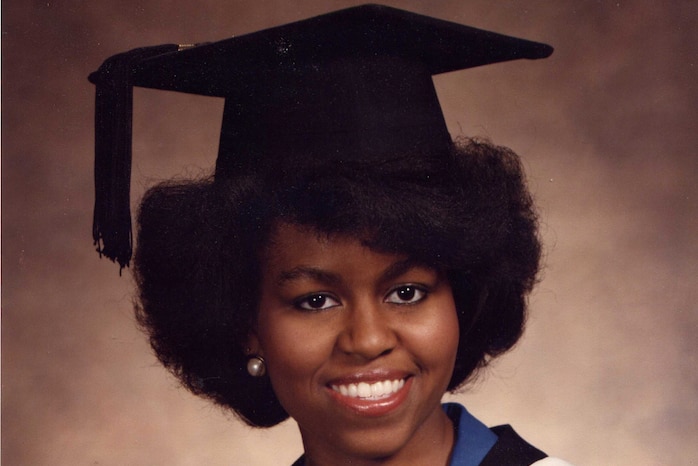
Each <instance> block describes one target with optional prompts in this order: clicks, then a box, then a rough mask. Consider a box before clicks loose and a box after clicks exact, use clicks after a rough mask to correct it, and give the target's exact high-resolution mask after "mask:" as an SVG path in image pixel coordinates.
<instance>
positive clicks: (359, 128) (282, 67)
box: [90, 5, 553, 267]
mask: <svg viewBox="0 0 698 466" xmlns="http://www.w3.org/2000/svg"><path fill="white" fill-rule="evenodd" d="M552 50H553V49H552V47H550V46H548V45H546V44H541V43H537V42H531V41H527V40H523V39H517V38H513V37H509V36H505V35H501V34H497V33H493V32H489V31H483V30H480V29H476V28H472V27H468V26H464V25H460V24H456V23H452V22H448V21H443V20H439V19H435V18H431V17H427V16H422V15H417V14H414V13H410V12H406V11H402V10H397V9H394V8H389V7H385V6H379V5H364V6H359V7H355V8H349V9H346V10H341V11H337V12H334V13H329V14H326V15H323V16H318V17H315V18H310V19H307V20H304V21H299V22H295V23H291V24H287V25H284V26H278V27H275V28H271V29H267V30H263V31H260V32H256V33H251V34H247V35H244V36H240V37H233V38H230V39H226V40H222V41H219V42H214V43H207V44H202V45H197V46H193V47H181V46H177V45H162V46H156V47H146V48H141V49H136V50H132V51H130V52H126V53H124V54H120V55H115V56H114V57H111V58H109V59H107V60H106V61H105V62H104V64H103V65H102V66H101V67H100V69H99V70H97V71H96V72H94V73H92V74H91V75H90V81H91V82H92V83H94V84H96V85H97V100H96V114H95V126H96V136H95V152H96V154H95V188H96V202H95V217H94V226H93V238H94V241H95V244H96V245H97V248H98V249H97V250H98V251H99V252H100V254H104V255H106V256H107V257H109V258H110V259H112V260H115V261H117V262H118V263H119V265H120V266H121V267H124V266H126V265H128V263H129V260H130V257H131V241H132V239H131V217H130V206H129V189H130V165H131V108H132V107H131V105H132V86H142V87H148V88H154V89H162V90H171V91H179V92H187V93H194V94H201V95H208V96H219V97H224V98H225V109H224V113H223V122H222V129H221V137H220V144H219V152H218V159H217V161H216V172H215V179H216V180H218V179H225V178H229V177H233V176H237V175H242V174H246V173H253V172H255V171H256V170H257V169H258V167H263V166H268V165H269V164H270V163H273V164H275V165H277V164H280V165H283V164H288V163H295V162H296V161H300V160H304V161H307V160H314V159H322V160H323V162H325V163H326V162H328V161H329V162H330V163H346V162H354V161H380V160H385V159H386V158H388V159H389V158H390V157H394V156H396V155H398V154H400V153H401V152H402V153H404V152H413V153H420V154H424V156H425V157H428V156H433V155H434V154H443V153H444V150H445V149H447V148H448V147H449V146H450V144H451V138H450V136H449V134H448V131H447V129H446V124H445V122H444V119H443V115H442V113H441V108H440V105H439V102H438V99H437V96H436V91H435V89H434V86H433V83H432V78H431V77H432V75H435V74H439V73H445V72H449V71H455V70H460V69H465V68H472V67H475V66H480V65H485V64H490V63H497V62H502V61H508V60H514V59H520V58H527V59H537V58H545V57H547V56H549V55H550V54H551V53H552Z"/></svg>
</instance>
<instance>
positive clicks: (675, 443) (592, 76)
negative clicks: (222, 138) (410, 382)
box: [2, 0, 698, 465]
mask: <svg viewBox="0 0 698 466" xmlns="http://www.w3.org/2000/svg"><path fill="white" fill-rule="evenodd" d="M386 3H388V4H391V5H394V6H398V7H402V8H405V9H409V10H412V11H415V12H419V13H425V14H429V15H433V16H437V17H440V18H444V19H448V20H453V21H457V22H462V23H466V24H471V25H474V26H478V27H482V28H485V29H492V30H496V31H500V32H505V33H509V34H512V35H519V36H522V37H527V38H531V39H536V40H541V41H545V42H549V43H551V44H553V45H554V46H555V47H556V51H555V54H554V55H553V56H552V57H551V58H550V59H548V60H544V61H538V62H513V63H506V64H500V65H494V66H489V67H484V68H481V69H476V70H471V71H464V72H456V73H451V74H448V75H444V76H439V77H437V78H436V84H437V87H438V91H439V95H440V98H441V100H442V105H443V108H444V112H445V115H446V119H447V121H448V124H449V127H450V129H451V132H452V134H454V135H458V134H465V135H481V136H486V137H489V138H491V139H493V140H494V141H495V142H497V143H501V144H506V145H508V146H510V147H512V148H513V149H514V150H516V151H517V152H519V153H520V154H521V155H522V157H523V159H524V163H525V165H526V169H527V172H528V174H529V180H530V184H531V188H532V190H533V191H534V193H535V195H536V198H537V200H538V202H539V205H540V211H541V215H542V226H543V234H544V238H545V242H546V246H547V247H546V257H545V260H546V268H545V271H544V274H543V280H542V283H541V284H540V286H539V287H538V289H537V291H536V292H535V293H534V295H533V296H532V298H531V309H532V314H531V318H530V321H529V329H528V332H527V334H526V336H525V338H524V340H523V341H522V342H521V344H520V345H519V346H518V347H517V348H516V349H515V350H514V351H513V352H512V353H511V354H509V355H507V356H505V357H504V358H503V359H502V360H501V361H500V362H499V363H498V364H496V365H495V366H494V367H493V368H492V369H491V370H490V371H489V372H488V373H487V374H486V376H484V377H482V378H481V380H480V381H479V382H478V383H477V384H476V385H474V386H472V387H471V388H470V389H468V390H466V391H465V392H464V393H462V394H459V395H458V396H457V398H458V399H460V400H462V401H464V402H465V403H466V404H467V405H468V406H469V407H470V409H471V410H472V411H473V412H474V413H475V414H476V415H478V416H480V417H481V418H482V419H484V420H485V421H486V422H488V423H491V424H494V423H501V422H509V423H512V424H513V425H514V426H515V427H516V429H517V430H518V431H519V432H520V433H521V434H522V435H523V436H524V437H526V438H527V439H529V440H530V441H531V442H532V443H534V444H536V445H538V446H541V447H542V448H544V449H545V450H547V451H548V452H550V453H552V454H555V455H557V456H561V457H564V458H566V459H568V460H570V461H572V462H575V463H577V464H578V465H609V464H614V465H660V464H672V465H674V464H698V463H697V462H698V460H697V458H698V446H697V445H698V442H696V441H695V440H696V438H697V437H698V436H697V434H698V401H697V400H698V374H697V369H696V367H697V364H696V363H697V359H698V358H697V350H698V338H697V337H696V335H698V305H697V304H696V301H697V300H698V293H697V292H696V288H697V286H696V285H698V283H697V281H698V234H697V233H698V187H697V186H696V181H697V180H698V157H696V143H697V142H698V141H697V139H698V138H697V134H698V127H697V126H698V125H697V121H698V115H697V111H698V105H697V104H698V99H697V97H698V79H697V76H696V45H697V43H698V41H697V40H696V39H697V35H698V34H697V31H698V27H697V24H696V22H697V21H696V20H697V18H698V11H697V10H698V4H697V3H695V2H693V1H690V0H685V1H672V2H669V1H665V2H658V1H657V2H655V1H650V0H646V1H633V2H626V1H623V0H620V1H606V0H597V1H589V0H559V1H555V2H551V1H544V0H536V1H517V0H511V1H504V0H502V1H497V2H493V1H489V0H473V1H462V0H440V1H438V0H437V1H433V0H432V1H427V0H422V1H417V0H413V1H403V2H399V1H386ZM354 4H355V2H352V1H349V0H345V1H339V0H332V1H331V0H315V1H305V2H289V1H281V0H265V1H252V0H249V1H223V0H199V1H195V2H192V1H184V0H153V1H143V0H138V1H135V0H121V1H118V2H116V1H114V2H99V1H85V0H62V1H56V2H54V1H52V0H43V1H38V0H7V1H4V2H3V15H2V54H3V56H2V60H3V63H2V65H3V66H2V80H3V82H2V85H3V89H2V90H3V114H2V130H3V134H2V136H3V141H2V149H3V153H2V222H3V223H2V246H3V251H2V252H3V255H2V268H3V272H4V273H3V278H4V283H3V285H4V286H3V296H2V298H3V315H2V459H3V460H4V462H5V464H6V465H97V464H99V465H123V464H129V465H131V464H133V465H151V464H174V465H195V464H196V465H198V464H207V465H224V464H225V465H231V464H241V465H247V464H250V465H275V464H289V463H290V461H291V460H292V459H293V458H295V457H296V455H298V454H299V453H300V451H301V446H300V443H299V438H298V435H297V434H296V432H295V427H294V426H293V424H292V423H286V424H284V425H282V426H281V427H278V428H275V429H271V430H265V431H255V430H251V429H249V428H247V427H244V426H242V425H241V424H240V423H239V422H237V421H236V420H235V419H233V418H232V416H231V415H229V414H225V413H222V412H220V411H219V410H218V409H217V408H214V407H211V406H209V405H208V404H206V403H205V402H203V401H200V400H198V399H196V398H194V397H193V396H191V395H189V394H188V393H187V392H185V391H184V390H183V389H180V388H178V387H177V384H176V383H175V381H174V380H173V379H172V378H171V377H170V376H168V374H167V373H166V372H165V371H164V370H163V369H161V368H160V367H159V366H158V364H157V363H156V362H155V359H154V357H153V356H152V355H151V353H150V351H149V348H148V346H147V344H146V342H145V341H144V340H145V339H144V338H143V336H142V335H141V334H139V332H138V331H137V329H136V326H135V323H134V318H133V316H132V300H133V283H132V279H131V277H130V275H129V273H126V274H124V276H123V277H121V278H120V277H119V274H118V268H117V267H116V266H115V265H113V264H111V263H110V262H108V261H105V260H102V261H100V260H99V259H98V258H97V255H96V254H95V253H94V251H93V247H92V244H91V237H90V232H91V221H92V202H93V200H92V195H93V194H92V148H93V133H92V131H93V129H92V122H93V98H94V89H93V87H92V86H91V85H90V84H88V82H87V80H86V76H87V75H88V73H89V72H91V71H93V70H94V69H96V68H97V67H98V66H99V65H100V63H101V62H102V60H103V59H104V58H106V57H107V56H109V55H112V54H114V53H117V52H121V51H124V50H128V49H130V48H133V47H137V46H142V45H153V44H159V43H166V42H181V43H187V42H200V41H208V40H218V39H223V38H226V37H229V36H231V35H239V34H243V33H246V32H251V31H255V30H259V29H263V28H266V27H269V26H273V25H278V24H282V23H285V22H288V21H292V20H297V19H302V18H305V17H308V16H312V15H315V14H320V13H323V12H327V11H330V10H334V9H338V8H342V7H347V6H351V5H354ZM221 111H222V103H221V102H220V101H218V100H216V99H208V98H197V97H191V96H185V95H176V94H172V93H165V92H157V91H147V90H137V91H136V97H135V128H136V129H135V134H134V186H133V195H134V199H135V198H137V197H139V196H140V194H141V193H142V192H143V189H144V187H145V186H147V185H149V184H152V183H153V182H154V181H156V180H157V179H161V178H167V177H170V176H174V175H184V176H186V175H191V174H199V173H201V172H202V170H205V169H207V167H210V166H211V165H212V164H213V161H214V158H215V153H216V145H217V134H218V128H219V119H220V116H221Z"/></svg>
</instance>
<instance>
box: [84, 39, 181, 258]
mask: <svg viewBox="0 0 698 466" xmlns="http://www.w3.org/2000/svg"><path fill="white" fill-rule="evenodd" d="M177 49H178V46H177V45H174V44H167V45H159V46H155V47H143V48H139V49H134V50H131V51H129V52H126V53H121V54H119V55H114V56H113V57H110V58H108V59H107V60H106V61H105V62H104V63H103V64H102V66H100V67H99V69H98V70H97V71H95V72H94V73H92V74H91V75H90V77H89V80H90V82H91V83H93V84H95V85H96V86H97V93H96V99H95V209H94V220H93V225H92V238H93V240H94V244H95V246H96V247H97V252H98V253H99V255H100V257H101V256H102V255H105V256H106V257H108V258H109V259H111V260H112V261H115V262H117V263H118V264H119V267H120V268H119V271H121V269H123V268H124V267H128V265H129V262H130V261H131V254H132V251H133V233H132V231H131V207H130V190H131V131H132V118H133V73H134V71H133V70H134V66H135V65H136V64H138V63H139V62H140V61H142V60H145V59H147V58H150V57H153V56H156V55H160V54H163V53H169V52H174V51H176V50H177Z"/></svg>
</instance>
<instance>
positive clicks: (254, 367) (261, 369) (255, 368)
mask: <svg viewBox="0 0 698 466" xmlns="http://www.w3.org/2000/svg"><path fill="white" fill-rule="evenodd" d="M247 372H249V374H250V375H251V376H252V377H262V376H263V375H264V374H265V373H266V372H267V368H266V366H265V365H264V358H263V357H261V356H252V357H250V359H248V360H247Z"/></svg>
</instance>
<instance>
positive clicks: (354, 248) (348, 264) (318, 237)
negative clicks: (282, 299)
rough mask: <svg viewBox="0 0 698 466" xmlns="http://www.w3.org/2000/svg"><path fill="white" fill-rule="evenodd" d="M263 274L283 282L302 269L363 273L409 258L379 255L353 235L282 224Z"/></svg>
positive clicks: (271, 242) (265, 255)
mask: <svg viewBox="0 0 698 466" xmlns="http://www.w3.org/2000/svg"><path fill="white" fill-rule="evenodd" d="M261 259H262V260H261V265H262V273H263V275H265V276H267V277H269V276H270V275H272V276H276V278H279V277H280V276H281V275H283V274H285V273H288V272H289V271H292V270H294V269H296V268H298V267H311V268H315V269H321V270H327V271H333V272H337V273H362V272H368V271H369V270H375V271H376V272H378V271H383V270H385V269H386V268H387V267H389V266H391V265H392V264H395V263H398V262H406V261H407V260H408V258H407V256H406V255H400V254H391V253H383V252H378V251H375V250H373V249H372V248H370V247H369V246H368V245H367V244H366V241H364V240H362V239H360V238H356V237H353V236H350V235H343V234H326V233H323V232H320V231H318V230H316V229H314V228H312V227H308V226H301V225H295V224H289V223H279V224H278V225H276V226H275V227H274V228H273V229H272V232H271V235H270V238H269V242H268V243H267V247H266V248H265V250H264V252H263V253H262V257H261Z"/></svg>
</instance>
